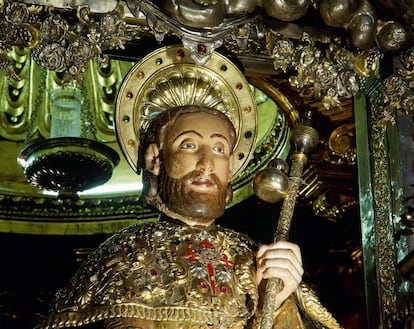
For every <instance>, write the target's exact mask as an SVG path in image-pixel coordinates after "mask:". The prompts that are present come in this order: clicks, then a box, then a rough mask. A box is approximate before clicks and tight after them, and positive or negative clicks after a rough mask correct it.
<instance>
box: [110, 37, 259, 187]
mask: <svg viewBox="0 0 414 329" xmlns="http://www.w3.org/2000/svg"><path fill="white" fill-rule="evenodd" d="M189 104H191V105H202V106H209V107H214V108H216V109H218V110H220V111H222V112H224V113H225V114H226V115H227V116H228V117H229V119H230V120H231V121H232V123H233V125H234V127H235V128H236V133H237V143H236V146H235V150H234V154H235V159H234V170H233V179H234V178H235V177H237V175H238V174H239V173H240V172H241V171H242V170H243V169H244V168H245V167H246V165H247V164H248V162H249V160H250V158H251V155H252V153H253V152H254V148H255V144H256V136H257V109H256V102H255V98H254V95H253V93H252V91H251V89H250V86H249V84H248V82H247V80H246V78H245V77H244V75H243V73H242V72H241V71H240V70H239V69H238V68H237V67H236V66H235V65H234V64H233V63H232V62H231V61H230V60H229V59H228V58H226V57H225V56H223V55H221V54H219V53H217V52H214V53H213V54H212V56H211V59H210V60H209V61H208V62H207V63H206V64H204V65H203V66H200V65H197V64H196V63H195V62H194V60H193V59H192V58H191V56H190V53H189V52H188V51H187V50H186V49H185V48H184V47H183V46H181V45H179V46H167V47H163V48H160V49H157V50H156V51H154V52H152V53H150V54H148V55H147V56H145V57H144V58H143V59H142V60H141V61H139V62H138V63H137V64H135V65H134V66H133V67H132V69H131V70H130V71H129V72H128V74H127V75H126V76H125V78H124V81H123V82H122V84H121V87H120V90H119V93H118V97H117V101H116V106H115V131H116V136H117V138H118V142H119V144H120V147H121V149H122V152H123V153H124V156H125V157H126V159H127V161H128V163H129V165H130V166H131V167H132V169H133V170H134V171H135V172H139V168H138V150H139V145H140V138H142V135H143V134H142V133H143V131H145V130H146V128H147V127H148V124H149V122H150V120H151V119H152V118H153V117H154V116H156V115H157V114H158V113H160V112H162V111H165V110H167V109H169V108H172V107H177V106H182V105H189Z"/></svg>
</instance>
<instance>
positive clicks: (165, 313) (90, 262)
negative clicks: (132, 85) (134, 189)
mask: <svg viewBox="0 0 414 329" xmlns="http://www.w3.org/2000/svg"><path fill="white" fill-rule="evenodd" d="M236 141H237V136H236V132H235V129H234V127H233V125H232V123H231V122H230V120H229V119H228V118H227V117H226V115H225V114H223V113H222V112H220V111H217V110H214V109H211V108H206V107H197V106H183V107H180V108H174V109H171V110H166V111H164V112H162V113H160V114H159V115H157V117H156V118H155V119H153V121H152V122H151V123H150V124H149V127H148V129H147V131H146V133H145V135H144V138H143V139H142V140H141V143H140V151H139V152H140V154H139V157H138V158H139V162H140V163H139V165H138V168H142V169H143V183H144V184H143V185H144V188H143V192H142V200H143V201H144V202H145V203H147V204H148V205H150V206H153V207H156V208H157V209H158V210H159V211H160V218H159V220H158V221H157V222H155V223H146V224H134V225H132V226H130V227H127V228H125V229H123V230H121V231H120V232H118V233H117V234H115V235H114V236H113V237H111V238H110V239H108V240H107V241H105V242H104V243H103V244H102V245H101V246H99V247H98V249H97V250H96V251H95V252H94V253H92V254H91V255H90V256H89V257H88V259H87V260H86V261H85V263H84V264H83V265H82V266H81V268H80V269H79V270H78V271H77V273H76V275H75V277H74V278H73V279H72V280H71V281H70V283H69V285H68V286H67V287H66V288H65V289H62V290H60V291H59V292H58V293H57V297H56V300H55V302H54V303H53V304H52V307H51V311H50V314H51V315H50V316H49V318H48V319H47V320H46V321H45V322H44V323H43V324H42V326H41V328H61V327H79V326H83V325H88V326H94V327H95V326H96V327H97V328H108V329H109V328H110V329H126V328H129V329H132V328H144V329H145V328H156V329H157V328H173V329H175V328H177V329H178V328H180V329H187V328H188V329H190V328H205V329H211V328H223V329H224V328H232V329H233V328H234V329H241V328H246V327H258V326H259V324H260V319H261V309H260V305H261V298H262V296H261V293H260V291H261V287H262V285H263V283H264V282H266V280H267V279H268V278H272V277H277V278H279V279H281V280H282V282H283V288H282V290H281V291H280V292H279V293H278V294H276V296H274V298H275V309H274V316H273V322H274V327H277V328H332V329H333V328H340V326H339V325H338V324H337V322H336V321H335V319H334V318H333V317H332V316H331V314H330V313H329V312H328V311H327V310H326V309H324V308H323V306H322V305H320V303H319V301H318V299H317V298H316V297H315V295H314V294H313V293H312V291H311V290H310V289H309V288H308V287H307V286H306V285H304V284H303V283H301V279H302V274H303V268H302V259H301V253H300V249H299V247H298V246H297V245H295V244H293V243H290V242H287V241H281V242H276V243H272V244H270V245H262V246H260V247H259V248H257V246H256V245H255V243H254V242H253V241H252V240H251V239H250V238H249V237H247V236H245V235H244V234H240V233H238V232H235V231H233V230H230V229H227V228H223V227H216V226H215V225H214V221H215V219H217V218H218V217H220V216H221V215H222V214H223V213H224V210H225V206H226V204H228V203H229V202H230V201H231V197H232V192H231V185H230V182H231V179H232V169H233V149H234V147H235V144H236Z"/></svg>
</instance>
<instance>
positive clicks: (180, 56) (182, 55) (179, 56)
mask: <svg viewBox="0 0 414 329" xmlns="http://www.w3.org/2000/svg"><path fill="white" fill-rule="evenodd" d="M177 56H178V58H184V56H185V54H184V50H182V49H179V50H178V51H177Z"/></svg>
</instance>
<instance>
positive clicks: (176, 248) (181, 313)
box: [38, 220, 341, 329]
mask: <svg viewBox="0 0 414 329" xmlns="http://www.w3.org/2000/svg"><path fill="white" fill-rule="evenodd" d="M255 249H256V247H255V244H254V243H253V241H252V240H250V239H249V238H248V237H247V236H245V235H243V234H240V233H237V232H235V231H232V230H229V229H225V228H221V227H211V228H209V229H206V230H200V229H197V228H192V227H190V226H187V225H184V224H182V223H180V222H174V221H170V220H168V221H166V220H163V221H159V222H157V223H150V224H144V225H133V226H130V227H128V228H126V229H124V230H122V231H120V232H119V233H117V234H115V235H114V236H112V237H111V238H110V239H108V240H107V241H106V242H104V243H103V244H102V245H101V246H100V247H99V248H98V249H97V250H96V251H95V252H93V253H92V254H91V255H90V256H89V257H88V259H87V260H86V261H85V262H84V263H83V265H82V266H81V268H80V269H79V270H78V272H77V273H76V275H75V276H74V278H73V279H72V280H71V281H70V283H69V285H68V286H67V287H66V288H65V289H62V290H60V291H59V292H58V293H57V296H56V300H55V301H54V303H53V305H52V307H51V310H50V316H49V318H48V319H47V320H46V321H45V322H44V323H43V324H41V325H40V326H39V327H38V328H43V329H50V328H61V327H79V326H84V325H88V324H93V323H99V325H100V326H99V328H105V329H134V328H140V329H196V328H201V329H241V328H251V329H255V328H259V326H260V318H261V309H260V307H258V305H259V296H258V289H257V286H256V283H255V257H254V252H255ZM273 322H274V326H273V328H274V329H284V328H286V329H288V328H289V329H292V328H295V329H305V328H306V329H311V328H312V329H314V328H317V329H321V328H329V329H340V328H341V327H340V326H339V324H338V323H337V322H336V320H335V319H334V318H333V317H332V315H331V314H330V313H329V312H328V311H327V310H326V309H325V308H324V307H323V306H322V305H321V304H320V303H319V300H318V299H317V297H316V296H315V295H314V293H313V292H312V291H311V290H310V289H309V287H307V286H306V285H305V284H301V285H300V286H299V288H298V289H297V291H296V294H292V295H291V296H290V298H289V299H288V300H286V301H285V302H284V303H283V304H282V306H281V307H280V308H279V309H278V310H275V313H274V317H273ZM94 328H95V327H94Z"/></svg>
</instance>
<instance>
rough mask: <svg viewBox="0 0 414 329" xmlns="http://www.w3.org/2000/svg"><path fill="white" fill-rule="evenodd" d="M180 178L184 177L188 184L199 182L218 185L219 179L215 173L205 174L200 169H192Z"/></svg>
mask: <svg viewBox="0 0 414 329" xmlns="http://www.w3.org/2000/svg"><path fill="white" fill-rule="evenodd" d="M181 179H186V180H188V182H189V183H190V184H193V183H196V184H197V183H200V184H207V185H212V186H215V187H217V186H220V183H221V182H220V180H219V178H218V177H217V176H216V175H215V174H206V173H205V172H203V171H201V170H193V171H191V172H190V173H188V174H187V175H185V176H184V177H182V178H181Z"/></svg>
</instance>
